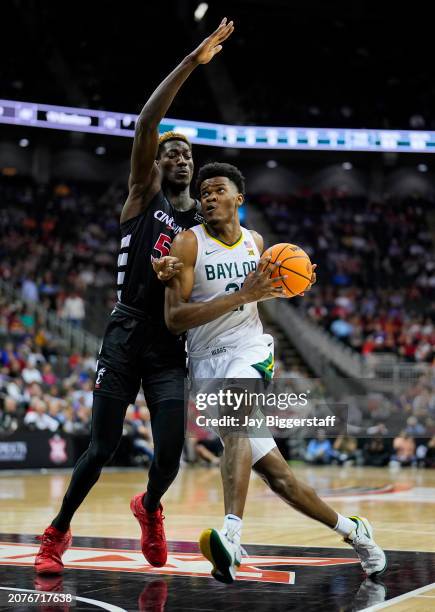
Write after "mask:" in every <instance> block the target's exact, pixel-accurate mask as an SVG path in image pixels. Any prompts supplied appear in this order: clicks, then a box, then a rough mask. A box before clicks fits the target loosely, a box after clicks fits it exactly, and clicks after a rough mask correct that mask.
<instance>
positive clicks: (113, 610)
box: [0, 586, 127, 612]
mask: <svg viewBox="0 0 435 612" xmlns="http://www.w3.org/2000/svg"><path fill="white" fill-rule="evenodd" d="M0 589H1V590H2V591H18V592H19V593H36V594H38V593H47V594H48V595H53V593H52V592H51V591H36V590H35V589H18V588H14V587H2V586H0ZM73 597H74V598H75V599H76V600H77V601H82V602H83V603H90V604H93V605H94V606H97V607H98V608H103V610H108V611H109V612H127V610H124V608H119V607H118V606H114V605H113V604H109V603H106V602H105V601H99V600H98V599H89V598H88V597H79V596H78V595H73Z"/></svg>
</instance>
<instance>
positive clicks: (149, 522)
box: [130, 493, 168, 567]
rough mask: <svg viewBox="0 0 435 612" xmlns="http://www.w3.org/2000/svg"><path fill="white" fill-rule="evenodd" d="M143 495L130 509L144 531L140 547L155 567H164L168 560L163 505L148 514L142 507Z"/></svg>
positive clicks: (135, 497)
mask: <svg viewBox="0 0 435 612" xmlns="http://www.w3.org/2000/svg"><path fill="white" fill-rule="evenodd" d="M143 496H144V494H143V493H138V495H135V496H134V497H133V498H132V500H131V502H130V509H131V511H132V512H133V514H134V516H135V517H136V518H137V520H138V522H139V525H140V528H141V530H142V537H141V539H140V545H141V548H142V552H143V556H144V557H145V559H146V560H147V561H148V563H150V564H151V565H153V566H154V567H163V565H165V563H166V560H167V558H168V548H167V546H166V537H165V529H164V527H163V519H164V518H165V517H164V516H163V514H162V511H163V508H162V504H160V507H159V508H158V509H157V510H156V511H155V512H148V510H145V508H144V507H143V506H142V497H143Z"/></svg>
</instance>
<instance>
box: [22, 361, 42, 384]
mask: <svg viewBox="0 0 435 612" xmlns="http://www.w3.org/2000/svg"><path fill="white" fill-rule="evenodd" d="M21 376H22V377H23V379H24V382H25V383H27V384H30V383H33V382H37V383H42V375H41V372H40V370H39V369H38V368H37V367H36V366H34V365H32V363H31V362H29V361H28V362H27V363H26V367H25V368H24V369H23V370H22V372H21Z"/></svg>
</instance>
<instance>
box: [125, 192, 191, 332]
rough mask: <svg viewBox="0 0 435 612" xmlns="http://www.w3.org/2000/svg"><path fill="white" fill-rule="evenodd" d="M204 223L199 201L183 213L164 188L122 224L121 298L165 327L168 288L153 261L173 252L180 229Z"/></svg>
mask: <svg viewBox="0 0 435 612" xmlns="http://www.w3.org/2000/svg"><path fill="white" fill-rule="evenodd" d="M202 222H203V218H202V216H201V214H200V212H199V202H197V206H196V207H194V208H192V209H190V210H188V211H186V212H180V211H178V210H176V209H175V208H174V207H173V206H172V204H171V203H170V202H169V200H168V199H167V198H166V196H165V195H164V193H163V191H161V190H160V191H159V192H158V193H157V194H156V195H155V196H154V198H153V199H152V200H151V202H150V203H149V205H148V206H147V209H146V210H145V211H144V212H143V213H142V214H140V215H138V216H137V217H133V218H132V219H129V220H128V221H125V222H124V223H121V249H120V251H119V256H118V278H117V297H118V301H119V302H121V303H122V304H125V305H126V306H130V307H133V308H136V309H137V310H140V311H141V312H143V313H144V314H146V315H148V318H149V319H151V320H152V323H153V325H158V326H164V314H163V312H164V301H165V287H164V285H163V283H162V282H161V281H159V279H158V278H157V275H156V273H155V272H154V270H153V267H152V260H153V258H156V259H158V258H159V257H163V256H165V255H168V254H169V251H170V248H171V243H172V240H173V239H174V238H175V236H176V235H177V234H178V233H179V232H181V231H183V230H185V229H189V228H190V227H192V226H193V225H197V224H198V223H202Z"/></svg>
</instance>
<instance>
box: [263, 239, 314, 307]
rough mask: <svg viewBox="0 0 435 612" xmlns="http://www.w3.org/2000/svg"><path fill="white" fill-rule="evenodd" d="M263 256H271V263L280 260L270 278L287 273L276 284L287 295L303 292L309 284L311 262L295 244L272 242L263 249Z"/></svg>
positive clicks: (292, 295)
mask: <svg viewBox="0 0 435 612" xmlns="http://www.w3.org/2000/svg"><path fill="white" fill-rule="evenodd" d="M263 257H271V258H272V259H271V263H275V262H277V261H280V262H281V265H280V266H279V267H278V266H277V267H275V268H274V270H273V272H272V274H271V278H275V277H276V276H285V275H287V278H284V279H283V280H281V281H277V282H276V286H277V287H282V288H283V289H284V293H285V294H286V295H287V296H288V297H294V296H295V295H299V293H303V292H304V291H305V289H306V288H307V287H308V286H309V284H310V281H311V275H312V264H311V261H310V258H309V257H308V255H307V254H306V253H305V251H304V250H302V249H301V248H300V247H298V246H297V244H288V243H286V242H281V243H279V244H274V245H273V246H271V247H269V248H268V249H266V251H264V253H263V255H262V258H263Z"/></svg>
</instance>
